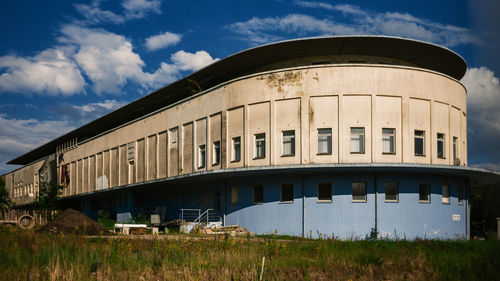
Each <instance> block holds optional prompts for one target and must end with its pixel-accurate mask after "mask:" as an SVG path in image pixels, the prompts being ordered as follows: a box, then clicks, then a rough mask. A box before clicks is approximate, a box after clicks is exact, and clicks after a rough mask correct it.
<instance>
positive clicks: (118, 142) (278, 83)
mask: <svg viewBox="0 0 500 281" xmlns="http://www.w3.org/2000/svg"><path fill="white" fill-rule="evenodd" d="M465 103H466V92H465V88H464V87H463V86H462V85H461V84H460V83H459V82H458V81H456V80H454V79H451V78H449V77H447V76H444V75H441V74H439V73H435V72H432V71H427V70H423V69H418V68H412V67H403V66H384V65H380V64H379V65H367V64H359V65H319V66H309V67H299V68H295V69H286V70H278V71H273V72H269V73H261V74H255V75H251V76H248V77H242V78H241V79H237V80H234V81H230V82H227V83H225V84H222V85H219V86H218V87H215V88H213V89H210V90H207V91H205V92H203V93H201V94H199V95H197V96H194V97H192V98H190V99H187V100H184V101H183V102H181V103H178V104H175V105H172V106H171V107H169V108H166V109H164V110H162V111H159V112H157V113H154V114H152V115H150V116H147V117H145V118H143V119H141V120H137V121H135V122H132V123H130V124H126V125H124V126H122V127H120V128H117V129H115V130H112V131H110V132H108V133H105V134H102V135H101V136H98V137H96V138H94V139H91V140H88V141H85V142H83V143H80V144H79V145H78V147H77V148H76V149H72V150H69V151H67V152H65V153H64V159H65V163H69V170H70V178H71V181H70V184H69V185H68V186H67V187H66V188H65V190H64V192H63V194H64V196H69V195H75V194H80V193H85V192H89V191H93V190H96V189H103V188H113V187H116V186H123V185H127V184H131V183H137V182H144V181H148V180H153V179H156V178H164V177H171V176H176V175H178V174H187V173H191V172H197V171H204V170H207V169H225V168H235V167H245V166H267V165H285V164H308V163H358V162H364V163H370V162H379V163H380V162H382V163H429V164H448V165H452V164H453V161H454V159H453V157H452V155H451V153H452V151H453V138H454V137H455V138H457V149H456V150H457V157H458V158H460V160H461V162H462V164H463V165H466V163H467V155H466V151H467V149H466V147H467V142H466V141H467V140H466V130H467V128H466V106H465ZM351 127H362V128H364V130H365V136H364V137H365V146H364V152H363V153H351V151H350V137H351V136H350V129H351ZM319 128H331V129H332V149H331V151H332V152H331V154H318V153H317V152H318V138H317V129H319ZM382 128H393V129H394V130H395V153H394V154H383V153H382V143H381V138H382V137H381V133H382V132H381V131H382ZM290 130H293V131H294V133H295V138H294V143H295V147H294V148H295V154H293V155H283V132H284V131H290ZM415 130H423V131H425V153H424V155H423V156H415V154H414V143H413V140H414V138H413V134H414V131H415ZM261 133H264V134H265V156H264V157H262V158H257V157H255V156H256V151H255V146H256V144H255V135H256V134H261ZM437 133H442V134H444V135H445V147H446V149H445V157H444V158H438V157H437V152H436V147H437V146H436V136H437ZM238 136H239V137H241V159H240V160H239V161H233V159H234V157H233V155H232V154H233V151H232V140H233V138H235V137H238ZM156 140H157V141H156ZM215 142H220V148H221V153H220V154H221V155H220V162H219V163H218V164H215V165H214V163H215V162H214V157H215V155H214V143H215ZM202 145H205V165H204V166H203V167H200V159H199V157H200V151H199V149H200V146H202ZM124 154H125V155H124ZM117 159H119V160H117ZM94 161H95V162H94ZM116 165H118V166H119V167H118V168H117V167H116ZM23 169H24V168H23ZM23 169H20V170H16V171H14V172H13V173H11V174H13V175H14V177H15V178H23V186H24V185H25V184H24V183H26V179H25V178H33V174H32V173H29V174H30V175H26V176H21V174H23V173H25V172H22V171H24V170H23ZM23 175H24V174H23ZM19 182H20V180H19Z"/></svg>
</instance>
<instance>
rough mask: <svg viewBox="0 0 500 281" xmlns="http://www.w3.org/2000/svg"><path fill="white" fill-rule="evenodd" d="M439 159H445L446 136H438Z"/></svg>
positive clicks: (439, 134)
mask: <svg viewBox="0 0 500 281" xmlns="http://www.w3.org/2000/svg"><path fill="white" fill-rule="evenodd" d="M437 157H438V158H444V134H441V133H438V134H437Z"/></svg>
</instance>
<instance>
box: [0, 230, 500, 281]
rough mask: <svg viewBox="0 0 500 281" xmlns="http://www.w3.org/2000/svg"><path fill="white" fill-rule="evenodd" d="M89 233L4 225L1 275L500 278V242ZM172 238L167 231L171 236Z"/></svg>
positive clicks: (4, 277) (24, 277) (31, 277)
mask: <svg viewBox="0 0 500 281" xmlns="http://www.w3.org/2000/svg"><path fill="white" fill-rule="evenodd" d="M180 237H181V238H180V239H164V238H165V237H162V236H160V237H158V238H152V239H137V238H82V237H78V236H74V235H45V234H36V233H34V232H22V231H19V230H17V229H15V228H11V227H9V228H7V227H0V279H1V280H9V281H10V280H259V275H260V271H261V266H262V257H264V256H265V257H266V260H265V266H264V273H263V277H264V278H263V280H351V279H352V280H498V279H499V278H500V277H499V274H500V272H499V271H500V243H499V242H498V241H413V242H409V241H380V240H378V241H338V240H297V239H296V240H293V241H283V240H281V239H280V237H277V236H266V237H265V238H263V239H262V238H261V239H255V238H241V239H236V238H232V237H227V236H222V237H218V238H215V239H210V240H194V239H189V238H191V237H190V236H180ZM167 238H168V237H167Z"/></svg>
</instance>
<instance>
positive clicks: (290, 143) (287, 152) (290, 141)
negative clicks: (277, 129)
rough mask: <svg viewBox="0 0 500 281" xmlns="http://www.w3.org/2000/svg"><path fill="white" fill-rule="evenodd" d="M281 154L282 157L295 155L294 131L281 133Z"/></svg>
mask: <svg viewBox="0 0 500 281" xmlns="http://www.w3.org/2000/svg"><path fill="white" fill-rule="evenodd" d="M282 134H283V154H282V156H294V155H295V131H294V130H291V131H283V132H282Z"/></svg>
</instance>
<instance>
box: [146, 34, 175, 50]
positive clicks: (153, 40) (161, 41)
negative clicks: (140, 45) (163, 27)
mask: <svg viewBox="0 0 500 281" xmlns="http://www.w3.org/2000/svg"><path fill="white" fill-rule="evenodd" d="M181 37H182V36H181V35H180V34H176V33H171V32H165V33H161V34H158V35H154V36H151V37H148V38H147V39H146V47H147V48H148V50H150V51H155V50H158V49H162V48H166V47H169V46H173V45H175V44H177V43H179V42H180V41H181Z"/></svg>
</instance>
